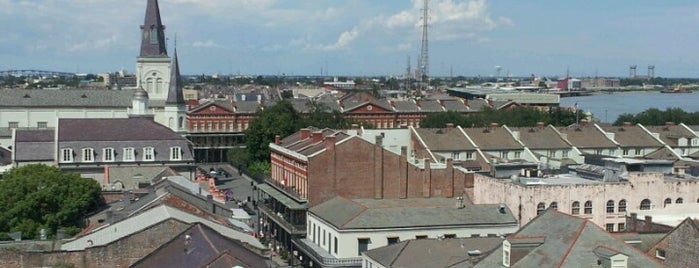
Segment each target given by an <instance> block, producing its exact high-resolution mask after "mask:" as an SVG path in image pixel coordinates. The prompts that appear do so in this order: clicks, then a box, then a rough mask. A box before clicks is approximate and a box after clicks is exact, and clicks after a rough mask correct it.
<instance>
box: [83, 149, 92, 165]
mask: <svg viewBox="0 0 699 268" xmlns="http://www.w3.org/2000/svg"><path fill="white" fill-rule="evenodd" d="M82 153H83V158H82V162H95V155H94V153H95V150H93V149H92V148H83V151H82Z"/></svg>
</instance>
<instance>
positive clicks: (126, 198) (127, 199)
mask: <svg viewBox="0 0 699 268" xmlns="http://www.w3.org/2000/svg"><path fill="white" fill-rule="evenodd" d="M123 202H124V206H128V205H129V204H131V191H124V200H123Z"/></svg>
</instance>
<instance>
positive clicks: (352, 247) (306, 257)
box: [293, 197, 518, 267]
mask: <svg viewBox="0 0 699 268" xmlns="http://www.w3.org/2000/svg"><path fill="white" fill-rule="evenodd" d="M467 202H468V200H466V201H464V200H463V199H452V198H412V199H352V200H350V199H345V198H342V197H334V198H333V199H330V200H329V201H326V202H324V203H321V204H320V205H317V206H315V207H313V208H311V209H309V211H308V223H307V224H306V226H307V230H306V238H304V239H296V240H294V241H293V243H294V246H295V247H298V250H300V254H301V258H300V259H302V261H303V263H304V264H306V265H313V266H314V267H315V266H316V265H319V266H320V267H328V266H335V265H339V264H343V265H347V266H359V265H360V264H361V254H362V253H363V252H364V251H367V250H371V249H375V248H379V247H384V246H387V245H391V244H394V243H398V242H400V241H405V240H410V239H423V238H439V239H443V238H463V237H499V236H504V235H507V234H510V233H514V232H515V231H517V228H518V224H517V220H516V219H515V216H514V215H513V214H512V213H511V211H510V210H509V209H508V208H507V207H505V206H502V205H469V204H465V203H467ZM310 263H313V264H310Z"/></svg>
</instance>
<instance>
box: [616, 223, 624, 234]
mask: <svg viewBox="0 0 699 268" xmlns="http://www.w3.org/2000/svg"><path fill="white" fill-rule="evenodd" d="M624 230H626V224H624V223H623V222H622V223H619V224H617V231H619V232H623V231H624Z"/></svg>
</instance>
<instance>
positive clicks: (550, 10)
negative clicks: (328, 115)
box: [0, 0, 699, 77]
mask: <svg viewBox="0 0 699 268" xmlns="http://www.w3.org/2000/svg"><path fill="white" fill-rule="evenodd" d="M145 5H146V1H145V0H71V1H66V0H0V25H1V26H0V29H1V31H0V70H8V69H40V70H53V71H69V72H88V73H98V72H107V71H116V70H119V69H122V68H123V69H125V70H128V71H133V70H134V69H135V59H136V56H137V55H138V49H139V45H140V40H139V26H140V25H141V24H142V23H143V16H144V12H145ZM421 7H422V0H412V1H411V0H400V1H399V0H390V1H388V0H387V1H376V0H353V1H346V0H160V8H161V15H162V19H163V23H164V24H165V25H166V27H167V28H166V35H167V36H168V37H169V39H170V40H171V41H170V44H169V46H168V48H169V49H168V50H169V51H170V52H171V51H172V45H173V44H172V40H174V35H175V34H177V40H178V41H177V48H178V53H179V56H180V68H181V70H182V72H183V73H185V74H202V73H206V74H212V73H221V74H231V73H233V74H238V73H240V74H273V75H274V74H287V75H319V74H320V73H321V69H324V70H325V71H326V72H327V73H328V74H329V75H338V76H341V75H400V74H403V73H404V72H405V69H406V66H407V57H410V59H411V65H412V66H413V68H415V66H416V65H417V64H416V61H417V57H418V54H419V51H420V38H421V31H420V27H419V20H420V17H421V11H420V9H421ZM430 8H431V12H430V21H431V22H430V73H431V74H433V75H440V76H448V75H450V74H453V75H466V76H477V75H480V76H493V75H494V74H495V66H502V71H501V74H502V75H505V74H507V73H510V74H511V75H514V76H529V75H530V74H536V75H547V76H557V75H564V74H565V72H566V69H569V70H570V73H571V75H573V76H594V75H595V74H598V75H600V76H627V75H628V73H629V69H628V67H629V66H630V65H638V71H637V73H638V74H646V67H647V66H648V65H655V74H656V76H661V77H699V51H697V50H698V49H697V47H699V46H698V44H699V27H697V26H699V2H698V1H687V0H675V1H651V0H634V1H627V0H616V1H609V0H604V1H602V0H586V1H561V0H540V1H521V0H492V1H487V0H471V1H467V0H431V1H430Z"/></svg>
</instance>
